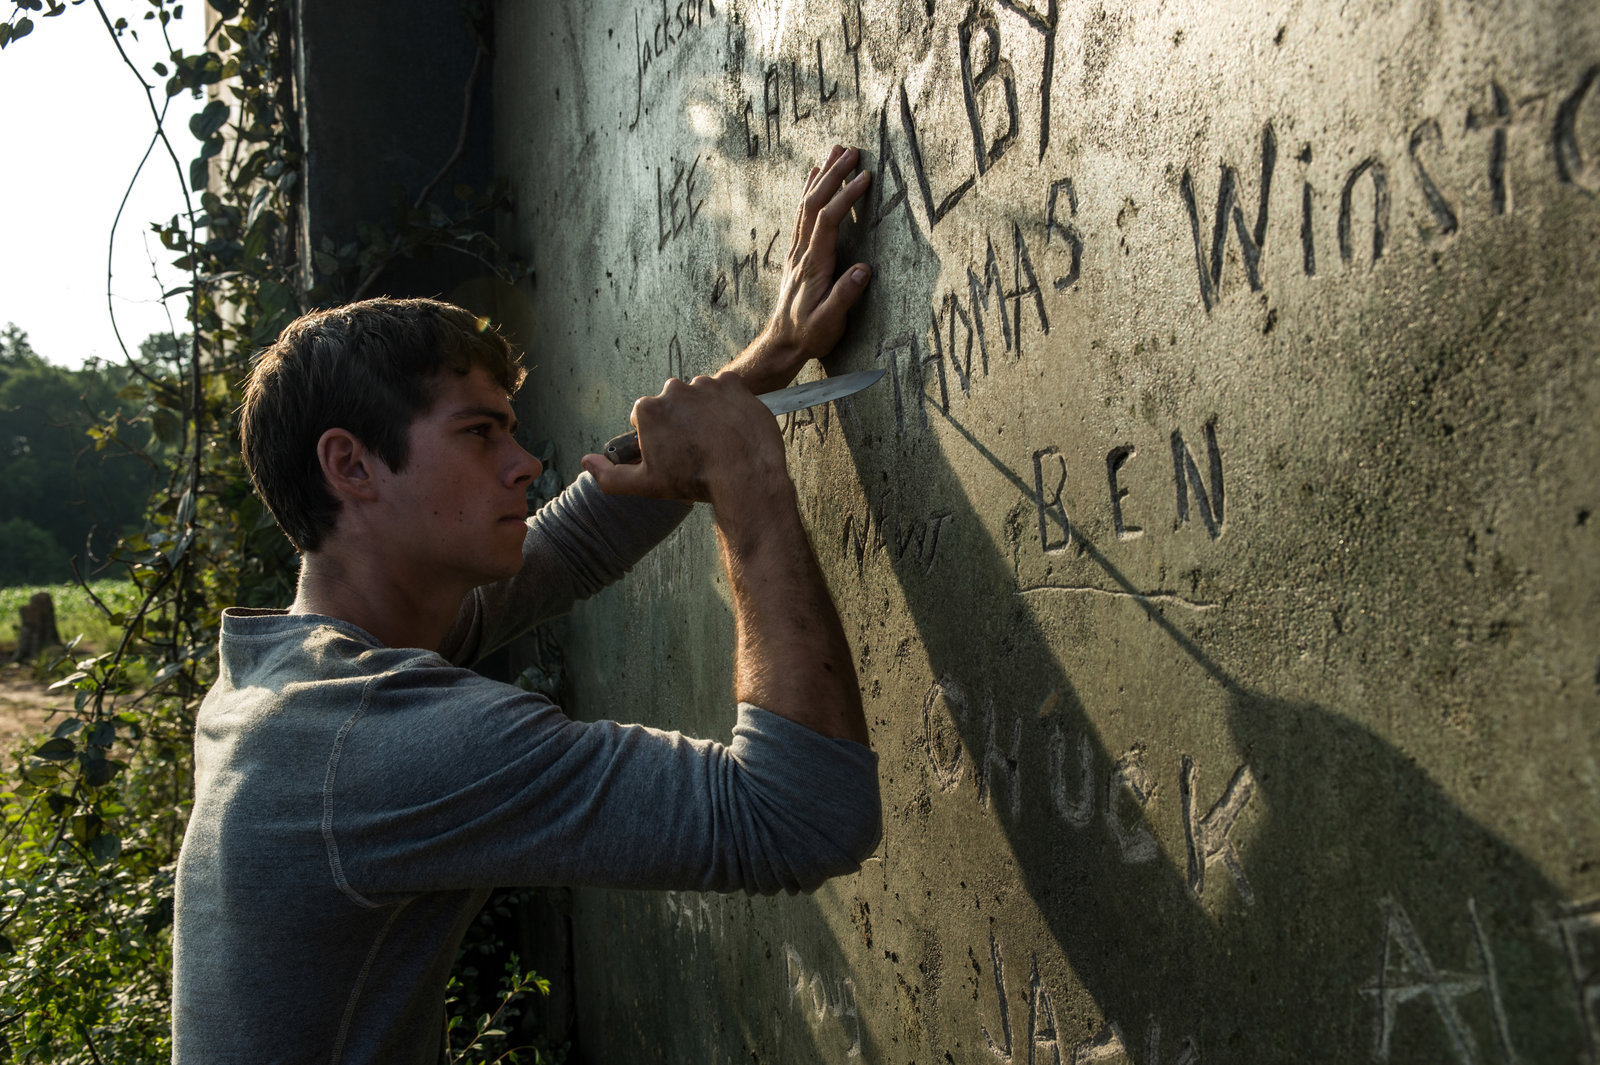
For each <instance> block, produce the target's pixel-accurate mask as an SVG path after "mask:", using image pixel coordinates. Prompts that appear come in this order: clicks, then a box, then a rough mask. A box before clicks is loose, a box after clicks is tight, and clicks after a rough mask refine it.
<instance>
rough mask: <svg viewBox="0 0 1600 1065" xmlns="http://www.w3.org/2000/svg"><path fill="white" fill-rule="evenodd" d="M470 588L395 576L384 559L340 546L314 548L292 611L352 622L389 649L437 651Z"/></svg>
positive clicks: (305, 558)
mask: <svg viewBox="0 0 1600 1065" xmlns="http://www.w3.org/2000/svg"><path fill="white" fill-rule="evenodd" d="M470 590H471V589H465V588H458V587H455V586H453V585H452V586H450V587H445V586H443V583H442V582H440V581H437V580H427V579H406V580H400V579H396V578H395V576H394V573H393V570H392V569H391V568H389V567H386V566H384V565H383V564H382V562H381V561H380V560H377V559H373V558H365V559H362V558H352V557H350V556H349V555H348V554H346V553H344V552H340V551H338V550H337V549H335V550H327V551H313V552H307V553H306V554H304V555H302V556H301V562H300V581H299V585H298V587H297V588H296V591H295V598H294V603H293V605H291V606H290V607H289V613H291V614H321V615H323V616H325V617H332V618H338V619H340V620H341V621H348V622H350V623H351V624H354V625H359V626H360V627H361V628H363V629H365V630H366V631H368V632H370V633H372V635H374V636H376V637H377V638H378V639H379V640H380V641H382V642H383V643H384V644H385V645H386V646H388V647H420V648H423V649H425V650H429V651H436V650H438V649H439V646H440V645H441V644H442V643H443V642H444V638H445V636H446V635H448V634H449V632H450V626H451V625H453V624H454V623H455V620H456V616H457V615H458V614H459V613H460V610H461V600H462V599H463V598H464V597H465V596H466V593H467V592H468V591H470Z"/></svg>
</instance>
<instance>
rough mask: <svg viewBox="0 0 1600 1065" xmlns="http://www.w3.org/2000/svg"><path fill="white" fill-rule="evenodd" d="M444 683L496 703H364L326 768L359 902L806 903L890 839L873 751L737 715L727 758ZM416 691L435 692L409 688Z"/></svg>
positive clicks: (530, 699) (331, 829)
mask: <svg viewBox="0 0 1600 1065" xmlns="http://www.w3.org/2000/svg"><path fill="white" fill-rule="evenodd" d="M437 672H438V674H440V676H439V677H438V678H437V680H438V683H439V684H441V685H443V686H444V687H447V688H450V689H454V690H452V691H450V692H448V693H446V692H440V691H436V692H434V693H432V694H433V695H435V696H439V695H446V694H448V695H449V696H451V699H450V701H451V702H457V698H458V697H460V696H463V695H467V696H469V697H474V698H482V697H483V696H484V695H485V694H489V693H490V692H491V691H494V692H498V693H500V698H498V699H494V700H492V701H491V702H490V703H489V705H488V706H487V707H486V708H485V709H483V710H482V711H480V712H470V711H469V712H462V713H457V714H451V713H449V712H448V710H445V711H439V710H428V711H418V710H416V709H414V708H413V709H411V710H407V709H405V708H398V709H386V707H385V700H384V699H383V698H381V697H372V698H369V699H368V700H367V701H366V705H367V707H368V708H367V709H366V710H365V712H363V713H360V714H359V715H358V716H359V720H354V721H353V722H352V724H351V725H350V726H348V727H347V728H346V730H345V732H346V734H347V735H346V737H345V739H344V742H343V743H342V744H341V747H340V750H338V751H337V752H336V756H335V764H332V765H330V768H329V773H328V794H327V796H326V799H327V822H326V829H327V831H326V833H325V836H326V840H327V845H328V848H329V861H330V865H331V866H332V867H333V868H334V869H335V870H336V877H337V878H340V879H341V883H340V887H341V888H342V889H343V890H345V891H346V892H347V893H348V894H350V895H351V896H352V898H354V899H355V900H356V901H358V902H363V901H364V902H370V903H372V904H377V903H378V902H379V901H382V900H388V899H393V898H395V897H398V896H405V895H410V894H413V893H416V892H423V891H443V890H457V889H463V888H472V887H483V886H490V885H502V884H524V885H539V884H563V885H574V886H576V885H590V886H604V887H626V888H661V889H677V890H693V891H721V892H731V891H747V892H752V893H760V894H772V893H776V892H779V891H788V892H797V891H812V890H815V889H816V888H817V887H818V886H819V885H821V884H822V882H823V881H825V880H827V879H828V878H830V877H833V876H838V875H840V874H844V873H850V872H854V871H856V870H857V869H859V868H860V865H861V862H862V861H864V860H865V859H866V858H867V857H868V856H870V855H871V854H872V852H873V849H874V848H875V847H876V846H877V843H878V840H879V838H880V835H881V833H882V808H881V805H880V799H879V793H878V777H877V755H875V754H874V753H873V752H872V751H871V750H870V749H868V748H867V747H864V746H862V745H860V744H857V743H854V742H852V741H850V740H843V739H830V738H828V737H825V736H822V735H820V734H818V733H816V732H813V731H811V730H810V729H808V728H806V727H804V726H803V725H798V724H795V723H794V722H792V721H789V720H787V719H785V718H782V717H779V716H777V715H775V714H771V713H768V712H767V711H765V710H762V709H760V708H759V707H755V706H751V705H749V704H741V705H740V707H739V715H738V722H737V724H736V726H735V728H734V733H733V741H732V743H730V744H726V745H724V744H720V743H713V742H710V741H706V740H691V739H688V738H685V737H684V736H681V735H679V734H678V733H673V732H662V731H659V730H657V729H651V728H646V727H644V726H639V725H619V724H616V723H614V722H610V721H599V722H579V721H573V720H571V719H570V718H568V717H566V716H565V715H564V714H562V713H561V711H560V710H559V709H557V708H556V707H554V706H552V705H551V704H549V703H548V702H545V701H544V700H542V699H540V698H538V697H537V696H533V695H530V694H528V693H524V692H519V691H517V690H516V689H514V688H509V687H507V686H505V685H499V684H494V682H491V681H484V680H482V679H481V678H476V677H474V676H473V675H472V674H467V673H466V672H465V671H463V670H455V669H441V670H439V671H437ZM375 683H377V682H375ZM406 694H407V698H408V700H414V699H417V698H418V697H419V696H420V697H423V698H426V697H427V695H428V694H429V693H428V692H426V691H419V690H418V689H417V687H416V679H415V677H414V676H413V677H412V679H411V687H410V690H409V691H408V692H407V693H406ZM415 705H416V704H413V707H415ZM457 705H458V706H459V705H460V704H459V702H457ZM441 730H448V731H450V732H451V736H450V739H449V742H448V743H444V742H440V738H439V735H438V733H439V732H440V731H441ZM447 752H448V753H447Z"/></svg>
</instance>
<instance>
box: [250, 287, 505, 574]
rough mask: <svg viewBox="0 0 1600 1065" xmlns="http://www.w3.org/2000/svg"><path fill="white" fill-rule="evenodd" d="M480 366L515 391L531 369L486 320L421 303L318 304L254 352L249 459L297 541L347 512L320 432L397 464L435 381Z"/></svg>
mask: <svg viewBox="0 0 1600 1065" xmlns="http://www.w3.org/2000/svg"><path fill="white" fill-rule="evenodd" d="M473 367H481V368H482V369H485V370H487V371H488V372H489V375H490V376H491V377H493V378H494V379H495V381H496V382H497V383H498V384H499V385H500V387H501V388H504V389H505V391H506V395H508V396H509V395H512V394H513V393H515V392H516V390H517V388H518V386H520V385H521V384H522V379H523V377H524V375H525V373H526V371H524V370H523V368H522V365H521V362H520V360H519V359H518V357H517V355H516V353H515V352H513V351H512V349H511V345H510V344H508V343H507V342H506V339H505V338H504V337H503V336H501V335H500V333H499V332H498V331H497V330H496V329H495V328H494V327H493V326H491V325H490V324H489V322H488V320H487V319H482V318H479V317H477V316H476V315H474V314H473V313H472V312H471V311H467V310H463V309H462V308H460V307H456V306H453V305H451V304H448V303H441V302H440V301H438V300H424V299H406V300H398V299H371V300H363V301H362V302H360V303H351V304H347V305H346V306H343V307H335V308H333V309H332V310H324V311H313V312H312V313H310V314H306V315H303V316H301V317H300V318H297V319H295V321H293V322H291V323H290V324H289V326H288V327H287V328H285V329H284V331H283V333H282V334H281V335H280V336H279V337H278V339H277V341H276V342H275V343H274V344H273V345H272V346H271V347H269V348H267V349H266V350H265V351H263V352H261V354H260V355H258V356H257V357H256V359H255V366H254V368H253V369H252V370H251V372H250V380H249V381H248V383H247V384H246V385H245V393H244V406H243V408H242V410H241V417H240V438H241V445H242V448H243V452H244V462H245V466H246V468H247V469H249V471H250V479H251V481H252V482H254V484H255V486H256V491H257V492H258V493H259V494H260V495H261V498H262V499H263V500H265V501H266V504H267V506H268V507H269V508H270V509H271V511H272V516H273V517H275V518H277V519H278V525H279V526H280V527H281V528H282V529H283V531H284V533H285V534H287V535H288V537H289V539H290V540H292V541H293V542H294V545H295V547H297V548H299V549H300V550H301V551H315V550H317V549H318V548H319V547H320V546H321V545H322V539H323V537H324V536H325V535H326V534H327V533H329V532H331V531H332V530H333V526H334V521H335V519H336V518H337V516H338V513H339V501H338V500H337V499H335V498H334V496H333V493H332V492H331V491H329V489H328V484H327V481H326V480H324V478H323V476H322V466H321V463H320V462H319V460H318V458H317V441H319V440H320V439H321V438H322V434H323V433H325V432H327V431H328V430H329V429H335V428H337V429H346V430H348V431H349V432H351V433H352V434H354V435H355V437H356V438H357V439H358V440H360V441H361V442H362V443H363V444H365V445H366V446H367V447H369V448H371V449H372V450H373V451H374V452H376V454H377V455H378V457H379V458H381V459H382V460H383V461H384V462H385V463H386V464H387V465H388V467H389V468H390V469H391V470H394V471H396V472H398V471H399V470H401V469H402V468H403V467H404V466H405V463H406V458H407V443H408V438H409V435H410V430H411V423H412V421H414V420H415V419H416V418H417V416H418V415H420V414H423V413H424V412H426V411H427V409H428V408H429V407H430V406H432V404H433V398H434V385H433V383H434V379H435V378H436V377H437V376H438V375H439V374H441V373H443V372H444V371H445V370H450V371H453V372H455V373H458V374H466V373H468V372H470V371H471V370H472V369H473Z"/></svg>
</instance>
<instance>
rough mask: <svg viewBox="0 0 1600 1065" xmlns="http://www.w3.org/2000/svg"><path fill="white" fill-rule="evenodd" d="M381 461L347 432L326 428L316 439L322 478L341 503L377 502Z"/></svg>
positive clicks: (353, 435) (345, 430)
mask: <svg viewBox="0 0 1600 1065" xmlns="http://www.w3.org/2000/svg"><path fill="white" fill-rule="evenodd" d="M382 461H383V460H381V459H380V458H378V456H377V455H375V454H373V452H372V451H371V449H369V448H368V447H367V445H365V444H363V443H362V442H361V441H360V440H359V439H357V437H356V435H355V434H354V433H352V432H350V430H348V429H329V430H327V431H326V432H324V433H323V434H322V436H321V438H320V439H318V440H317V463H318V464H319V465H320V466H321V467H322V477H323V479H324V480H326V481H327V482H328V490H329V491H330V492H332V493H333V495H334V498H335V499H338V500H340V501H343V500H346V499H348V500H351V501H353V502H354V501H367V500H371V499H376V498H377V494H378V483H377V482H378V477H377V474H378V471H379V468H380V467H381V465H382Z"/></svg>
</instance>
